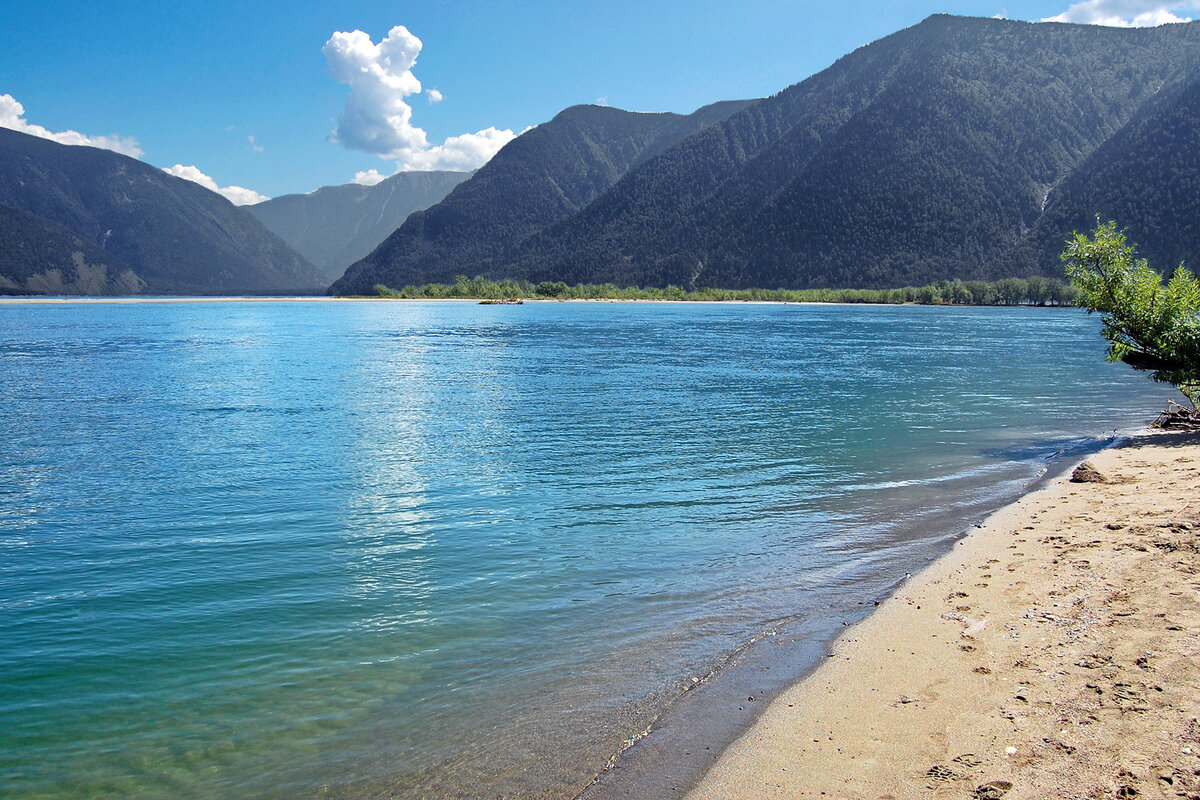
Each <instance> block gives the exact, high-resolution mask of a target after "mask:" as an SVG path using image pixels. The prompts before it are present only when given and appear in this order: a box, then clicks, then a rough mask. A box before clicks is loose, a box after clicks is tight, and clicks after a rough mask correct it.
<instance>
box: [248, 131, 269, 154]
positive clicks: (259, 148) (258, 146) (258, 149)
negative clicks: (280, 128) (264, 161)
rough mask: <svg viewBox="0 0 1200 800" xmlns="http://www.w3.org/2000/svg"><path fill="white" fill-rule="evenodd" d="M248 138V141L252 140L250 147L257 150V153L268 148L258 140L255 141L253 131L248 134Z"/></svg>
mask: <svg viewBox="0 0 1200 800" xmlns="http://www.w3.org/2000/svg"><path fill="white" fill-rule="evenodd" d="M246 140H247V141H248V142H250V149H251V150H253V151H254V152H256V153H261V152H263V151H264V150H266V148H264V147H263V146H262V145H260V144H259V143H258V142H256V141H254V134H253V133H252V134H250V135H249V136H247V137H246Z"/></svg>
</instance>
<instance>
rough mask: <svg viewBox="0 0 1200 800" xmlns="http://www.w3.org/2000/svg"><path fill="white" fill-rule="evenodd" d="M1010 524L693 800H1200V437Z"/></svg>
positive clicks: (869, 635) (888, 614)
mask: <svg viewBox="0 0 1200 800" xmlns="http://www.w3.org/2000/svg"><path fill="white" fill-rule="evenodd" d="M1089 460H1090V462H1091V463H1092V464H1094V465H1095V467H1096V468H1097V469H1098V470H1099V472H1100V473H1102V474H1103V475H1105V476H1107V478H1108V482H1106V483H1073V482H1069V481H1068V480H1067V479H1068V478H1069V477H1070V473H1068V474H1067V475H1064V476H1063V477H1062V478H1060V479H1057V480H1055V481H1053V482H1051V483H1050V484H1048V485H1047V486H1046V487H1044V488H1042V489H1040V490H1038V491H1037V492H1034V493H1033V494H1030V495H1028V496H1026V497H1025V498H1023V499H1022V500H1021V501H1019V502H1017V503H1015V504H1013V505H1011V506H1009V507H1007V508H1005V509H1002V510H1001V511H999V512H997V513H996V514H994V515H993V516H992V517H991V518H989V519H988V520H987V521H986V522H985V523H984V525H983V526H982V527H981V528H980V529H978V530H975V531H973V532H972V533H971V534H970V535H969V536H968V537H966V538H965V539H963V540H962V541H961V542H959V544H958V546H956V547H955V548H954V550H953V551H952V552H951V553H949V554H947V555H946V556H945V557H943V558H942V559H940V560H939V561H937V562H936V563H935V564H933V565H932V566H930V567H929V568H928V569H926V570H924V571H922V572H921V573H920V574H918V575H917V576H914V577H913V578H912V579H911V580H910V581H909V582H908V583H906V584H905V585H904V586H903V587H901V589H900V590H899V591H898V592H897V593H896V594H895V595H894V596H893V597H892V598H890V599H889V600H887V601H885V602H884V603H883V605H882V606H881V607H880V608H879V609H877V610H876V612H875V613H874V614H872V615H871V616H870V617H869V618H867V619H866V620H865V621H864V622H862V623H860V624H859V625H857V626H855V627H853V628H851V629H849V630H848V631H847V633H846V634H845V635H843V637H842V638H841V639H839V640H838V642H837V643H836V644H835V645H834V647H833V649H832V654H831V656H830V657H829V658H828V659H827V660H826V661H825V662H824V664H823V665H822V666H821V667H820V668H819V669H818V670H817V671H816V672H814V673H813V674H812V675H810V676H809V677H808V678H806V679H804V680H803V681H801V682H800V683H798V684H796V685H795V686H793V687H792V688H791V689H789V690H787V691H786V692H784V693H783V694H782V695H780V696H779V697H778V698H777V699H776V700H775V701H774V702H773V703H772V704H771V705H770V706H769V707H768V709H767V710H766V712H765V713H764V714H763V716H762V717H761V718H760V719H759V721H758V722H757V723H756V724H755V726H754V727H753V728H752V729H751V730H750V731H749V732H748V733H746V734H745V735H744V736H743V737H742V738H741V739H739V740H738V741H737V742H735V743H734V744H733V745H732V746H731V747H730V748H729V749H728V750H727V751H726V752H725V753H724V755H723V756H722V757H721V759H720V760H719V761H718V762H717V764H716V765H715V766H714V767H713V768H712V769H711V770H710V771H709V773H708V775H707V776H706V777H705V778H704V779H703V780H702V782H701V783H700V784H699V785H698V786H697V787H696V788H695V789H694V790H693V791H692V793H691V795H690V797H692V798H696V800H701V799H703V800H715V798H739V799H741V798H747V799H749V798H792V797H806V798H809V797H825V798H910V797H935V798H942V797H945V798H951V797H957V798H998V797H1004V798H1006V800H1016V798H1038V799H1039V800H1040V799H1041V798H1118V797H1171V798H1176V797H1184V798H1200V721H1198V720H1200V553H1198V552H1197V550H1198V536H1200V438H1198V437H1197V436H1195V435H1179V434H1175V435H1162V434H1159V435H1148V436H1143V437H1138V438H1137V439H1135V440H1133V441H1132V442H1130V444H1129V445H1127V446H1124V447H1119V448H1114V449H1110V450H1106V451H1104V452H1102V453H1099V454H1097V455H1095V456H1093V457H1092V458H1090V459H1089Z"/></svg>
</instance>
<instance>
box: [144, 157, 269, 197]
mask: <svg viewBox="0 0 1200 800" xmlns="http://www.w3.org/2000/svg"><path fill="white" fill-rule="evenodd" d="M163 172H165V173H167V174H168V175H174V176H175V177H176V178H183V179H184V180H187V181H191V182H192V183H198V184H200V185H201V186H203V187H204V188H205V189H209V190H211V191H214V192H216V193H217V194H219V195H221V196H222V197H224V198H225V199H226V200H228V201H229V202H231V203H233V204H234V205H235V206H251V205H254V204H255V203H261V202H263V201H264V200H270V199H271V198H269V197H267V196H266V195H263V194H259V193H258V192H256V191H254V190H253V189H246V188H243V187H241V186H225V187H221V186H218V185H217V182H216V181H214V180H213V179H212V178H210V177H208V176H207V175H205V174H204V173H203V172H201V171H200V170H199V169H198V168H197V167H194V166H191V165H189V166H184V165H183V164H176V165H175V166H173V167H163Z"/></svg>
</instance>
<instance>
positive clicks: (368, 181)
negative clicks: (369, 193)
mask: <svg viewBox="0 0 1200 800" xmlns="http://www.w3.org/2000/svg"><path fill="white" fill-rule="evenodd" d="M386 180H387V175H380V174H379V170H377V169H369V170H367V171H366V172H356V173H354V180H352V181H350V182H351V183H357V184H358V185H359V186H374V185H375V184H377V183H382V182H383V181H386Z"/></svg>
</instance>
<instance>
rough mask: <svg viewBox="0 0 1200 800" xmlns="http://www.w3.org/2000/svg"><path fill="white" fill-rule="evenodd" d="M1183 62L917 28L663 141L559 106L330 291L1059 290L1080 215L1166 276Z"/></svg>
mask: <svg viewBox="0 0 1200 800" xmlns="http://www.w3.org/2000/svg"><path fill="white" fill-rule="evenodd" d="M1198 59H1200V23H1190V24H1176V25H1166V26H1162V27H1159V28H1154V29H1145V28H1140V29H1117V28H1105V27H1099V26H1085V25H1070V24H1060V23H1036V24H1035V23H1025V22H1016V21H1011V20H997V19H971V18H961V17H950V16H945V15H935V16H933V17H930V18H929V19H927V20H925V21H924V22H922V23H921V24H919V25H916V26H913V27H912V28H908V29H905V30H902V31H900V32H898V33H895V34H893V35H891V36H888V37H886V38H884V39H881V40H879V41H877V42H874V43H872V44H870V45H867V46H865V47H862V48H859V49H858V50H856V51H854V52H853V53H851V54H849V55H847V56H845V57H843V58H842V59H840V60H839V61H837V62H836V63H835V64H833V65H832V66H831V67H829V68H828V69H826V70H824V71H822V72H820V73H818V74H817V75H814V76H812V77H811V78H809V79H807V80H805V81H803V82H801V83H798V84H796V85H794V86H791V87H788V88H787V89H785V90H783V91H781V92H780V93H778V94H776V95H774V96H772V97H769V98H765V99H762V100H758V101H752V102H739V103H735V104H732V105H722V106H718V107H715V108H714V107H710V109H711V110H707V111H706V110H704V109H702V110H701V112H697V114H696V115H692V116H691V117H684V118H677V119H676V120H675V123H676V125H677V127H675V128H674V131H673V132H674V133H676V134H677V135H676V136H674V137H673V138H672V136H670V135H666V136H663V137H662V138H657V139H655V138H654V137H653V136H651V135H650V134H649V133H648V130H647V129H646V127H645V126H646V125H647V122H648V121H647V120H645V119H643V116H642V115H629V113H628V112H618V111H616V110H615V109H606V108H599V107H577V108H572V109H567V110H566V111H564V112H562V113H561V114H559V115H558V117H556V118H555V119H554V120H552V121H551V122H549V123H546V124H545V125H542V126H539V127H538V128H535V129H533V130H531V131H529V132H527V133H526V134H524V135H523V136H521V137H519V138H518V139H517V140H515V141H514V142H512V143H511V144H510V145H509V146H508V147H506V148H505V149H504V150H502V151H501V152H500V153H499V154H498V155H497V156H496V157H495V158H494V159H493V160H492V162H491V163H489V164H488V165H487V166H485V167H484V168H482V169H480V170H479V171H478V173H476V175H475V176H474V177H472V178H471V179H470V180H468V181H466V182H464V183H462V184H460V185H459V186H458V187H457V188H456V189H455V190H454V191H453V192H451V193H450V194H449V195H448V196H447V197H446V198H445V199H444V200H443V201H442V202H441V203H439V204H437V205H435V206H433V207H431V208H429V209H427V210H425V211H423V212H419V213H417V214H414V215H413V216H411V217H409V219H408V220H407V221H406V222H405V223H404V224H403V225H401V226H400V228H399V229H398V230H397V231H396V232H395V233H393V234H392V235H391V236H390V237H388V238H387V239H386V240H385V241H384V242H383V243H382V244H380V246H379V247H378V248H376V249H375V250H374V251H372V252H371V253H370V254H369V255H367V256H366V257H364V258H363V259H362V260H360V261H359V262H357V263H355V264H352V265H351V266H350V267H349V269H347V271H346V274H345V275H344V276H343V277H342V278H341V279H340V280H339V281H337V282H336V283H335V284H334V285H333V287H332V288H331V290H330V291H331V292H332V293H341V294H353V293H364V292H369V291H370V289H371V287H372V286H374V285H376V284H384V285H387V286H390V287H393V288H399V287H402V286H404V285H410V284H421V283H426V282H432V281H449V280H451V279H452V278H453V276H455V275H457V274H466V275H470V276H474V275H481V276H485V277H489V278H494V279H498V278H520V279H527V280H532V281H542V280H561V281H566V282H568V283H576V282H590V283H603V282H612V283H616V284H619V285H643V286H664V285H667V284H674V285H679V286H683V287H685V288H694V287H701V286H712V287H729V288H748V287H766V288H775V287H785V288H810V287H824V286H830V287H886V286H897V285H905V284H908V285H920V284H924V283H927V282H929V281H933V280H940V279H952V278H962V279H996V278H1000V277H1004V276H1007V275H1032V274H1043V275H1054V276H1060V275H1061V268H1060V266H1059V264H1058V260H1057V254H1058V252H1059V251H1061V249H1062V245H1063V241H1064V240H1065V239H1066V238H1067V236H1068V235H1069V234H1070V232H1071V230H1072V229H1073V228H1081V229H1083V228H1090V227H1091V226H1092V224H1093V223H1094V219H1095V215H1096V214H1097V213H1100V214H1102V215H1109V214H1111V215H1113V216H1114V217H1115V218H1117V219H1118V220H1119V221H1120V222H1121V224H1122V225H1128V226H1129V234H1130V237H1131V238H1132V239H1133V240H1135V241H1137V242H1139V243H1140V244H1141V247H1142V252H1143V253H1144V254H1146V255H1155V256H1160V257H1162V258H1163V259H1164V263H1166V264H1167V266H1168V267H1169V266H1170V264H1171V263H1174V262H1175V261H1176V260H1177V259H1180V258H1183V259H1191V258H1193V257H1194V255H1193V254H1194V253H1195V252H1196V249H1197V245H1198V244H1200V240H1198V239H1197V232H1196V230H1195V228H1196V225H1195V224H1194V223H1192V222H1191V220H1195V219H1196V218H1197V212H1198V211H1200V207H1198V206H1200V194H1198V193H1197V192H1196V191H1195V189H1196V186H1195V181H1196V178H1195V174H1196V173H1195V170H1194V168H1193V167H1192V166H1191V165H1192V164H1194V162H1195V160H1196V158H1197V156H1196V153H1197V149H1196V148H1195V147H1194V146H1191V145H1189V142H1192V141H1193V140H1192V139H1191V138H1189V137H1191V136H1193V135H1194V133H1195V129H1196V126H1195V123H1196V119H1197V116H1196V111H1197V109H1196V103H1195V100H1196V93H1197V91H1198V90H1197V89H1196V88H1195V81H1196V80H1197V79H1198V78H1200V71H1198V64H1200V60H1198ZM702 112H704V116H703V118H702V119H701V118H697V115H700V114H701V113H702ZM651 116H653V115H651ZM693 118H695V119H694V124H695V128H694V130H691V131H687V130H681V129H680V127H678V124H679V123H681V122H682V120H693ZM651 140H653V144H651ZM643 143H645V144H643ZM1189 170H1190V171H1189ZM1168 204H1170V205H1171V208H1170V209H1168V208H1167V207H1166V206H1167V205H1168Z"/></svg>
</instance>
